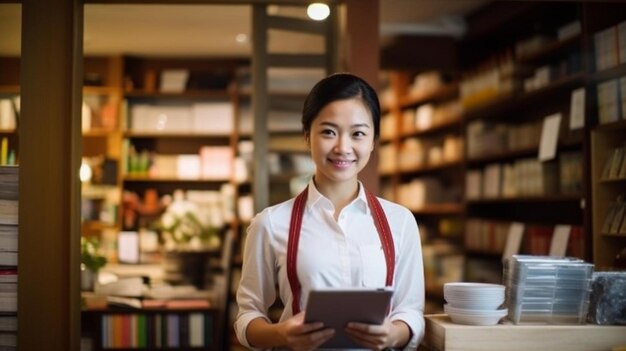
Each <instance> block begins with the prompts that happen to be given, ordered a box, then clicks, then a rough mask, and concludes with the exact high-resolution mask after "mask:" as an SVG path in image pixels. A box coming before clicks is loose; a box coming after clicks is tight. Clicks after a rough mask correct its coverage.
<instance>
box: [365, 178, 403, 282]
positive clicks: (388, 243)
mask: <svg viewBox="0 0 626 351" xmlns="http://www.w3.org/2000/svg"><path fill="white" fill-rule="evenodd" d="M365 194H366V196H367V203H368V204H369V207H370V211H371V212H372V217H374V224H375V225H376V229H377V231H378V236H379V237H380V242H381V244H382V246H383V253H384V254H385V262H386V263H387V278H386V279H385V285H386V286H392V285H393V274H394V270H395V268H396V250H395V248H394V246H393V236H392V235H391V228H390V227H389V222H388V221H387V216H385V211H383V207H382V205H381V204H380V201H378V199H377V198H376V196H375V195H374V194H372V193H370V192H369V191H368V190H367V189H366V190H365Z"/></svg>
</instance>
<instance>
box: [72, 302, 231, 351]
mask: <svg viewBox="0 0 626 351" xmlns="http://www.w3.org/2000/svg"><path fill="white" fill-rule="evenodd" d="M218 316H219V311H218V310H216V309H210V308H209V309H206V308H203V309H165V308H155V309H122V308H118V309H113V308H108V309H88V310H83V312H82V334H83V337H84V338H85V337H87V338H86V340H84V341H83V342H84V343H90V346H91V347H92V349H93V350H97V351H103V350H129V351H130V350H146V349H150V350H154V349H158V350H177V351H194V350H215V351H217V350H221V348H220V347H219V344H218V343H219V341H218V340H219V335H218V333H217V328H215V327H214V326H215V325H216V323H218Z"/></svg>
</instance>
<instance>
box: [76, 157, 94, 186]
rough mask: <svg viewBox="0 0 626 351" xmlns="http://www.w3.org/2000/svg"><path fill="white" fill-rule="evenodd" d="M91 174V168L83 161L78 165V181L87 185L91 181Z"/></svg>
mask: <svg viewBox="0 0 626 351" xmlns="http://www.w3.org/2000/svg"><path fill="white" fill-rule="evenodd" d="M92 174H93V173H92V172H91V167H89V164H87V162H85V161H83V162H82V163H81V165H80V170H79V177H80V181H81V182H83V183H89V182H90V181H91V176H92Z"/></svg>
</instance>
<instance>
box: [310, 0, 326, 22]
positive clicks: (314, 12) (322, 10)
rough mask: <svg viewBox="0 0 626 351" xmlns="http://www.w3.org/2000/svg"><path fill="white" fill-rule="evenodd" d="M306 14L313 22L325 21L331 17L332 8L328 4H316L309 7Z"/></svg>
mask: <svg viewBox="0 0 626 351" xmlns="http://www.w3.org/2000/svg"><path fill="white" fill-rule="evenodd" d="M306 14H307V15H309V18H311V19H312V20H315V21H323V20H325V19H326V17H328V15H330V8H329V7H328V5H326V4H322V3H320V2H315V3H312V4H311V5H309V7H307V9H306Z"/></svg>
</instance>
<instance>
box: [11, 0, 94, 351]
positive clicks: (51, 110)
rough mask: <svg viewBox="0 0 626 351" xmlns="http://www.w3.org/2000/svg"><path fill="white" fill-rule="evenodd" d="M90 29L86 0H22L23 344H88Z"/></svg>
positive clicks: (51, 349)
mask: <svg viewBox="0 0 626 351" xmlns="http://www.w3.org/2000/svg"><path fill="white" fill-rule="evenodd" d="M82 31H83V4H82V1H80V0H46V1H40V0H23V1H22V54H21V56H22V61H21V107H22V108H21V116H20V122H19V135H20V137H19V150H20V160H19V161H20V176H19V181H20V186H19V187H20V199H19V250H20V252H19V260H18V269H19V283H18V296H19V299H18V311H19V313H18V325H19V327H18V334H17V345H18V349H19V350H47V351H55V350H58V351H68V350H70V351H73V350H75V351H77V350H79V345H80V227H79V224H80V183H79V178H78V169H79V165H80V155H81V150H80V149H81V126H80V106H81V100H82V93H81V89H82V60H83V57H82V39H83V32H82Z"/></svg>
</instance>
